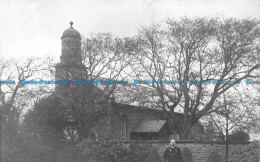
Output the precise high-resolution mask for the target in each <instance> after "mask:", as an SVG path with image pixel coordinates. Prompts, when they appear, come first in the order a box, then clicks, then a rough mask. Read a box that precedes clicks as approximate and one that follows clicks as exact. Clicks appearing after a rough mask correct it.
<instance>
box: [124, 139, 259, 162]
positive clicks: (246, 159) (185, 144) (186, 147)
mask: <svg viewBox="0 0 260 162" xmlns="http://www.w3.org/2000/svg"><path fill="white" fill-rule="evenodd" d="M121 142H123V143H124V144H131V143H135V144H136V143H138V144H145V145H151V146H154V147H155V148H156V149H157V151H158V152H159V154H160V156H161V158H162V155H163V153H164V151H165V149H166V147H168V146H169V142H170V141H121ZM176 143H177V145H178V147H180V148H181V149H182V155H183V159H184V161H183V162H223V161H224V157H225V142H218V141H176ZM258 154H259V144H258V145H256V143H254V142H232V143H230V144H229V161H230V162H259V161H260V160H259V157H258V156H259V155H258Z"/></svg>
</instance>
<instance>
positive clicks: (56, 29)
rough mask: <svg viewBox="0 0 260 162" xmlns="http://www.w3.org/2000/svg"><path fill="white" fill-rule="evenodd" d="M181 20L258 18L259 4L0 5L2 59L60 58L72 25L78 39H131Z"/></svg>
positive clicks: (194, 0) (103, 0) (27, 1)
mask: <svg viewBox="0 0 260 162" xmlns="http://www.w3.org/2000/svg"><path fill="white" fill-rule="evenodd" d="M180 16H192V17H193V16H211V17H216V16H220V17H237V18H250V17H251V18H252V17H253V18H257V19H260V0H0V56H4V57H16V58H17V57H20V56H43V55H46V54H51V55H53V56H55V57H58V56H60V54H61V52H60V51H61V40H60V37H61V35H62V33H63V31H64V30H65V29H67V28H69V22H70V21H73V22H74V25H73V26H74V28H75V29H76V30H78V31H79V32H80V33H81V34H82V35H87V34H89V33H99V32H110V33H113V34H115V35H119V36H131V35H134V34H136V32H137V30H138V28H139V27H140V26H143V25H149V24H151V23H158V22H162V21H163V20H165V19H166V18H169V17H173V18H178V17H180Z"/></svg>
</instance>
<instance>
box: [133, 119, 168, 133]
mask: <svg viewBox="0 0 260 162" xmlns="http://www.w3.org/2000/svg"><path fill="white" fill-rule="evenodd" d="M165 123H166V120H143V121H141V122H140V123H139V124H138V125H137V126H136V128H135V129H134V131H133V132H160V130H161V128H162V127H163V126H164V124H165Z"/></svg>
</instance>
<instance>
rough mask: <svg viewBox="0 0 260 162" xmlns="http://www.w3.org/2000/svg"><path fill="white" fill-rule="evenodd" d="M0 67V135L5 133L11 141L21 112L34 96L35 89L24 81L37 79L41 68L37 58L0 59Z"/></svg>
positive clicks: (15, 133) (16, 130)
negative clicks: (0, 130)
mask: <svg viewBox="0 0 260 162" xmlns="http://www.w3.org/2000/svg"><path fill="white" fill-rule="evenodd" d="M0 66H1V67H0V80H1V81H2V83H1V84H0V105H1V109H0V114H1V124H2V132H1V133H2V135H3V133H4V132H6V133H5V135H6V137H8V139H10V141H12V140H13V137H15V136H16V135H17V133H18V124H19V122H20V118H21V114H22V111H24V110H25V109H26V108H28V107H29V105H30V104H31V103H30V102H29V101H30V100H31V99H32V98H33V97H35V94H36V90H35V87H33V86H31V87H29V86H28V84H25V83H24V81H30V80H32V79H36V78H37V77H39V72H40V71H41V70H42V69H43V67H42V65H41V63H39V60H38V59H37V58H26V59H24V60H19V61H18V60H12V61H11V60H4V59H1V64H0ZM38 95H39V94H38Z"/></svg>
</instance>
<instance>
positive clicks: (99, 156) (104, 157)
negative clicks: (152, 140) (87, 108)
mask: <svg viewBox="0 0 260 162" xmlns="http://www.w3.org/2000/svg"><path fill="white" fill-rule="evenodd" d="M153 148H154V147H151V146H150V145H149V146H148V145H144V144H136V143H133V144H123V143H119V142H117V141H114V140H101V141H98V142H93V141H90V140H86V141H84V142H82V143H80V144H79V145H77V146H76V149H77V152H78V157H77V158H78V161H98V162H140V161H142V162H145V161H147V159H148V156H149V155H150V154H151V152H152V150H153Z"/></svg>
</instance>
